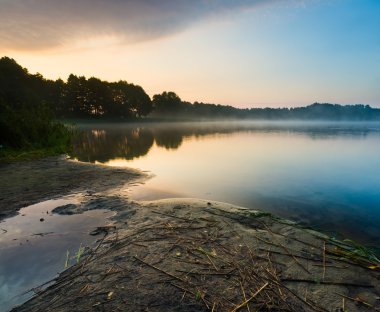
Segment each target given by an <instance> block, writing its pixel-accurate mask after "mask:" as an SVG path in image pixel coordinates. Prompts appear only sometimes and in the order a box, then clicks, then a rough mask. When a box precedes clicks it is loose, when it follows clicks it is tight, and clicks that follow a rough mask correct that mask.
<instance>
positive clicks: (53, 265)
mask: <svg viewBox="0 0 380 312" xmlns="http://www.w3.org/2000/svg"><path fill="white" fill-rule="evenodd" d="M78 202H79V198H78V197H66V198H62V199H56V200H48V201H44V202H41V203H38V204H35V205H31V206H28V207H25V208H23V209H21V210H20V214H19V215H17V216H15V217H13V218H9V219H6V220H4V221H2V222H0V303H1V307H0V310H1V311H8V310H10V309H11V308H12V307H13V306H15V305H16V304H20V303H22V302H24V301H26V300H27V299H29V298H30V297H32V296H33V292H29V293H27V294H24V293H25V292H27V291H28V290H30V289H32V288H34V287H38V286H39V285H41V284H43V283H45V282H46V281H49V280H51V279H52V278H54V277H55V276H56V275H57V273H59V272H61V271H62V270H63V269H64V266H65V262H66V257H67V252H68V251H69V253H70V256H72V257H75V253H76V252H77V251H78V249H79V248H80V246H81V244H82V246H88V245H91V244H93V243H94V242H95V240H96V239H97V237H96V236H95V237H94V236H91V235H89V233H90V232H91V231H92V230H93V229H94V228H96V227H98V226H104V225H105V223H106V222H107V220H106V218H107V217H110V216H112V215H113V213H112V212H111V211H107V210H92V211H86V212H84V213H83V214H79V215H57V214H54V213H52V210H53V209H54V208H56V207H59V206H62V205H67V204H76V203H78ZM74 262H75V260H73V259H72V260H71V262H70V263H71V264H73V263H74Z"/></svg>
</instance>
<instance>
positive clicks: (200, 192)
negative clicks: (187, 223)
mask: <svg viewBox="0 0 380 312" xmlns="http://www.w3.org/2000/svg"><path fill="white" fill-rule="evenodd" d="M82 129H83V134H82V136H81V137H80V138H79V139H78V141H77V144H76V148H75V150H74V153H73V155H74V157H76V158H78V159H80V160H83V161H91V162H95V161H99V162H103V163H105V164H107V165H110V166H112V165H114V166H126V167H133V168H138V169H142V170H149V171H150V172H152V173H153V174H154V175H155V177H154V178H152V179H150V180H148V181H147V182H146V183H145V185H143V186H141V187H140V186H138V187H134V188H133V189H132V193H131V194H130V195H131V196H132V198H134V199H136V200H144V199H147V200H153V199H159V198H168V197H198V198H204V199H210V200H217V201H225V202H230V203H233V204H237V205H241V206H245V207H248V208H253V209H261V210H265V211H269V212H272V213H274V214H276V215H280V216H282V217H285V218H289V219H293V220H296V221H299V222H302V223H303V224H306V225H309V226H312V227H316V228H320V229H323V230H324V231H326V232H329V233H332V234H334V235H335V234H337V235H339V234H340V236H339V237H341V238H342V237H350V238H353V239H356V240H358V241H360V242H363V243H367V244H371V245H378V246H379V245H380V227H379V226H378V224H380V192H379V190H380V174H379V172H378V168H380V157H379V154H380V124H379V123H377V124H376V123H372V124H371V123H369V124H361V123H354V124H349V123H335V124H330V123H275V122H268V123H257V122H253V123H252V122H251V123H250V122H229V123H217V122H215V123H184V124H178V123H169V124H139V125H137V124H135V125H120V124H119V125H118V124H116V125H99V124H97V125H87V126H85V127H83V128H82ZM142 156H143V157H142Z"/></svg>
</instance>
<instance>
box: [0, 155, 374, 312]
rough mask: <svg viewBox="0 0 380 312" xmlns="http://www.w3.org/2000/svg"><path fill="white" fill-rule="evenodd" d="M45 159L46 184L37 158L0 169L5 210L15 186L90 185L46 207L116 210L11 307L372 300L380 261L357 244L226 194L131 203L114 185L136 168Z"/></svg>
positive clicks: (229, 306)
mask: <svg viewBox="0 0 380 312" xmlns="http://www.w3.org/2000/svg"><path fill="white" fill-rule="evenodd" d="M46 161H47V164H48V167H47V169H46V170H47V171H46V172H49V171H50V172H54V173H55V174H56V175H57V179H56V181H53V182H51V183H49V181H41V184H37V185H35V184H34V183H35V182H36V181H39V180H42V178H41V177H45V178H47V177H48V175H46V174H47V173H46V172H40V171H41V170H42V171H44V170H45V169H44V166H45V165H44V161H41V163H34V164H33V163H29V164H21V165H20V164H17V165H11V166H13V167H8V168H7V167H5V168H4V167H3V168H1V169H2V170H1V175H2V180H3V179H8V180H12V179H11V178H10V177H11V176H12V174H15V176H17V177H18V176H19V179H20V180H18V182H16V181H14V182H12V183H11V184H10V187H9V190H7V186H6V184H5V183H3V182H4V181H3V182H2V183H3V184H1V190H5V191H6V193H3V192H1V195H2V196H1V197H2V200H1V208H2V209H4V207H6V206H7V203H9V204H10V205H11V207H14V208H13V209H8V210H9V212H6V213H8V214H9V213H14V212H15V211H16V210H17V209H18V208H17V207H20V204H19V205H18V204H17V198H18V195H17V191H18V190H20V189H21V188H22V187H26V188H28V189H29V190H28V191H27V193H25V194H23V195H21V197H20V199H21V200H22V205H25V202H28V203H32V202H36V201H39V200H42V199H46V198H49V197H50V196H58V195H62V191H63V192H66V194H67V193H70V192H73V191H78V190H82V191H89V190H91V192H90V194H89V195H91V196H88V200H86V201H84V202H82V203H81V204H78V205H68V206H63V207H58V208H57V209H56V213H61V214H73V213H81V212H82V211H85V210H88V209H97V208H107V209H112V210H114V211H116V212H117V213H116V215H115V216H114V218H113V223H112V225H111V226H109V227H105V228H99V229H94V232H93V234H94V235H98V237H99V239H98V244H97V247H96V248H94V249H93V250H90V251H88V252H87V253H86V255H84V256H83V257H82V258H81V261H80V262H79V264H77V265H75V266H73V267H71V268H69V269H68V270H66V271H65V272H63V273H62V274H61V275H60V276H59V277H58V278H57V279H56V280H55V283H54V284H53V285H52V286H49V287H48V288H46V289H43V288H42V290H41V289H39V290H38V291H36V296H35V297H34V298H32V299H31V300H29V301H28V302H26V303H25V304H23V305H21V306H19V307H16V308H15V309H14V311H258V310H259V311H279V310H281V311H364V310H369V311H371V310H372V311H375V310H376V309H379V308H380V300H379V299H380V274H379V270H378V269H379V268H380V266H378V265H379V264H378V263H377V262H376V261H374V260H373V259H368V256H367V255H363V254H361V253H359V251H358V247H357V246H353V245H350V244H348V243H343V242H337V241H333V240H331V239H330V238H329V237H327V236H325V235H323V234H321V233H318V232H315V231H312V230H307V229H303V228H301V227H298V226H297V225H296V224H294V223H292V222H290V221H286V220H283V219H279V218H276V217H275V216H272V215H270V214H266V213H263V212H260V211H253V210H250V209H246V208H242V207H237V206H233V205H230V204H226V203H219V202H207V201H203V200H199V199H170V200H160V201H152V202H138V203H137V202H132V201H130V200H129V199H128V198H127V197H126V196H125V195H123V194H122V193H120V192H117V191H114V190H115V188H117V187H120V185H121V184H123V185H125V183H134V182H136V181H141V179H143V174H142V173H138V172H136V171H128V170H122V169H114V168H104V167H97V166H93V165H85V164H81V163H75V162H68V161H63V162H62V163H64V164H61V161H59V160H56V159H55V160H53V159H50V160H46ZM45 164H46V163H45ZM65 166H68V167H66V168H64V167H65ZM21 168H32V169H33V170H32V171H30V172H32V173H33V177H28V178H26V179H24V178H23V176H28V174H26V171H24V174H22V173H21ZM57 168H59V169H57ZM67 168H72V170H70V171H69V170H67ZM3 169H4V171H3ZM15 170H17V171H18V172H17V173H15ZM28 170H30V169H28ZM4 172H5V173H7V174H5V173H4ZM58 172H59V174H58ZM60 174H62V179H61V178H60V176H59V175H60ZM38 177H39V178H38ZM79 177H80V178H79ZM105 177H106V179H105ZM90 178H91V179H93V180H89V179H90ZM24 180H25V181H28V182H26V183H25V184H24ZM105 180H107V181H105ZM32 181H34V183H33V182H32ZM63 181H64V182H63ZM18 183H19V184H20V185H22V186H19V185H18ZM50 185H51V187H50V188H49V187H48V186H50ZM45 188H48V190H45ZM111 190H112V191H111ZM4 194H5V195H4ZM7 194H9V195H12V196H10V198H8V195H7ZM38 194H39V195H40V196H38Z"/></svg>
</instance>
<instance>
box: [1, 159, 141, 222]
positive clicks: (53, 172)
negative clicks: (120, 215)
mask: <svg viewBox="0 0 380 312" xmlns="http://www.w3.org/2000/svg"><path fill="white" fill-rule="evenodd" d="M145 177H146V175H144V174H143V173H142V172H140V171H137V170H133V169H128V170H125V169H120V168H112V167H106V166H102V165H92V164H87V163H82V162H76V161H71V160H68V159H66V157H64V156H61V157H49V158H45V159H42V160H37V161H25V162H18V163H12V164H0V220H1V219H4V218H7V217H10V216H13V215H15V214H17V211H18V210H19V209H20V208H23V207H26V206H29V205H33V204H35V203H38V202H41V201H43V200H46V199H52V198H56V197H61V196H64V195H68V194H72V193H76V192H87V193H89V194H93V193H99V192H105V191H107V190H110V189H114V188H117V187H122V186H124V185H125V184H127V183H137V182H140V181H142V180H144V179H145Z"/></svg>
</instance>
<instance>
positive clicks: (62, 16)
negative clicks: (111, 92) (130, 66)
mask: <svg viewBox="0 0 380 312" xmlns="http://www.w3.org/2000/svg"><path fill="white" fill-rule="evenodd" d="M277 1H279V0H0V46H1V47H3V48H8V49H20V50H21V49H27V50H29V49H37V50H38V49H48V48H53V47H57V46H60V45H64V44H68V43H70V42H73V41H75V40H78V39H86V38H91V37H101V36H117V37H118V38H120V40H123V41H127V42H137V41H143V40H150V39H155V38H160V37H162V36H166V35H170V34H173V33H176V32H179V31H181V30H183V29H186V28H187V27H189V26H190V25H192V24H194V23H196V22H199V21H200V20H202V19H205V18H207V17H209V16H210V15H219V14H223V13H225V12H230V11H233V10H238V9H241V8H244V7H254V6H260V5H264V4H268V3H272V2H277ZM293 1H294V0H293Z"/></svg>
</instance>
